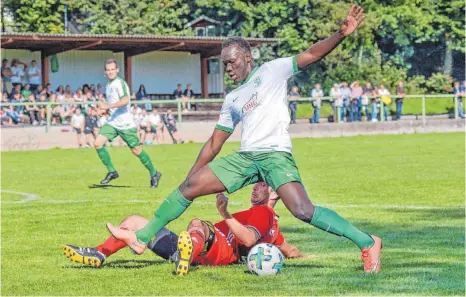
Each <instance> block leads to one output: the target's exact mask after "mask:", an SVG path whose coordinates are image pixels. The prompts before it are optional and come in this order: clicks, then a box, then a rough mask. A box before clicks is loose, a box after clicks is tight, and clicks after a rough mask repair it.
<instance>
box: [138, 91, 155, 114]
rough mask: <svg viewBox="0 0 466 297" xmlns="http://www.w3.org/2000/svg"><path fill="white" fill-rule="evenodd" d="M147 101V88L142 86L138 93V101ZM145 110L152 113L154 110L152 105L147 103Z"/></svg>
mask: <svg viewBox="0 0 466 297" xmlns="http://www.w3.org/2000/svg"><path fill="white" fill-rule="evenodd" d="M146 99H147V92H146V87H145V86H144V85H140V86H139V90H138V91H137V93H136V100H137V101H141V100H146ZM144 108H145V109H146V110H147V111H151V110H152V104H150V103H146V104H144Z"/></svg>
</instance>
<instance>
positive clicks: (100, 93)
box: [94, 83, 105, 98]
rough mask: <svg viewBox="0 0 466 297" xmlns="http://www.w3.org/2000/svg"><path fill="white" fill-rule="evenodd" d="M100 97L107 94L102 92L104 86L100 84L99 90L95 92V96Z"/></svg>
mask: <svg viewBox="0 0 466 297" xmlns="http://www.w3.org/2000/svg"><path fill="white" fill-rule="evenodd" d="M100 95H105V92H104V91H102V84H100V83H98V84H97V88H96V90H95V95H94V96H96V97H97V98H99V96H100Z"/></svg>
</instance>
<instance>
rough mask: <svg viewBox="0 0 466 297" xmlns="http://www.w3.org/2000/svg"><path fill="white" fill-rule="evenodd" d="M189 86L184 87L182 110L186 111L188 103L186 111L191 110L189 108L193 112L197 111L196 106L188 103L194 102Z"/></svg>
mask: <svg viewBox="0 0 466 297" xmlns="http://www.w3.org/2000/svg"><path fill="white" fill-rule="evenodd" d="M191 87H192V86H191V84H187V85H186V90H184V92H183V103H184V105H183V109H184V110H185V111H186V103H188V110H191V107H193V108H194V110H197V107H196V104H195V103H191V102H188V100H194V92H193V90H192V88H191Z"/></svg>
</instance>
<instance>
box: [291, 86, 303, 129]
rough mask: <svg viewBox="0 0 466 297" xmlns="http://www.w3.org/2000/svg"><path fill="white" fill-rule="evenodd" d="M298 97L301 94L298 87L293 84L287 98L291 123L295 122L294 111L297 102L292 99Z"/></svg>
mask: <svg viewBox="0 0 466 297" xmlns="http://www.w3.org/2000/svg"><path fill="white" fill-rule="evenodd" d="M299 98H301V95H300V94H299V92H298V87H297V86H293V87H292V88H291V91H290V93H289V94H288V100H289V104H288V107H289V108H290V112H291V124H296V111H297V107H298V102H296V101H294V100H298V99H299Z"/></svg>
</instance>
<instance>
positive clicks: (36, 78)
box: [27, 60, 41, 92]
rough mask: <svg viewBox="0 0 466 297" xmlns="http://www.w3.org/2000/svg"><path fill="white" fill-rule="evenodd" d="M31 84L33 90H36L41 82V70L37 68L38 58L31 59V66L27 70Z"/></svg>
mask: <svg viewBox="0 0 466 297" xmlns="http://www.w3.org/2000/svg"><path fill="white" fill-rule="evenodd" d="M27 75H28V80H29V84H30V85H31V91H33V92H34V91H35V90H36V89H37V87H38V86H39V85H40V84H41V82H40V70H39V68H37V63H36V60H32V61H31V66H30V67H29V68H28V71H27Z"/></svg>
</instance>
